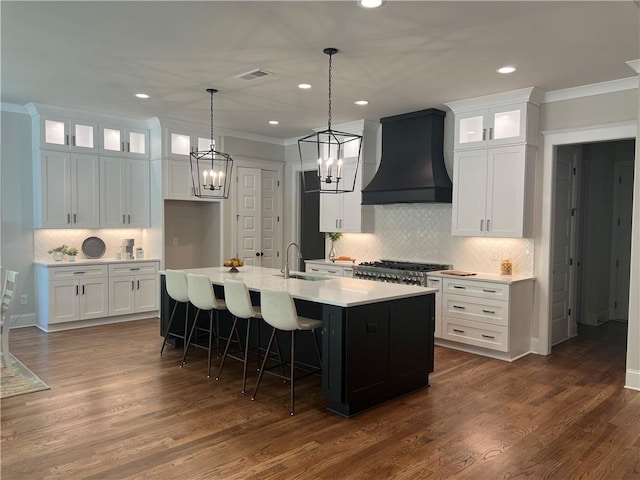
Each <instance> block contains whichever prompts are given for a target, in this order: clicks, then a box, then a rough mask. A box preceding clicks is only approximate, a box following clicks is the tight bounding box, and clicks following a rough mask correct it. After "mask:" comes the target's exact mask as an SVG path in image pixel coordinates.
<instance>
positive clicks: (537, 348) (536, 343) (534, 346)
mask: <svg viewBox="0 0 640 480" xmlns="http://www.w3.org/2000/svg"><path fill="white" fill-rule="evenodd" d="M529 350H531V353H535V354H536V355H549V354H550V353H551V352H547V351H543V349H542V345H541V343H540V339H539V338H532V339H531V344H530V348H529Z"/></svg>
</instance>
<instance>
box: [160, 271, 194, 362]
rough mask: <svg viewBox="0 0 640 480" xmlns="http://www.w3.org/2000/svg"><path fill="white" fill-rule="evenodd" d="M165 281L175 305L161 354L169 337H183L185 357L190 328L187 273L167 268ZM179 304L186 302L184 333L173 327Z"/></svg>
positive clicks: (168, 293)
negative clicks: (172, 328)
mask: <svg viewBox="0 0 640 480" xmlns="http://www.w3.org/2000/svg"><path fill="white" fill-rule="evenodd" d="M164 276H165V283H166V288H167V295H169V297H171V299H173V300H174V301H175V304H174V305H173V309H172V310H171V315H170V316H169V325H168V326H167V331H166V333H165V335H164V340H163V342H162V348H161V349H160V355H162V352H163V351H164V347H165V345H166V344H167V340H168V338H169V337H170V336H171V337H174V338H181V339H182V340H183V341H184V347H183V358H184V352H186V349H187V333H188V330H189V289H188V287H187V275H186V274H185V273H184V272H183V271H182V270H166V271H165V275H164ZM178 304H184V306H185V312H184V327H183V330H182V333H178V332H172V331H171V327H173V321H174V318H175V314H176V308H178Z"/></svg>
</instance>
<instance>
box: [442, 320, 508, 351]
mask: <svg viewBox="0 0 640 480" xmlns="http://www.w3.org/2000/svg"><path fill="white" fill-rule="evenodd" d="M442 323H443V327H442V331H443V335H442V338H445V339H447V340H452V341H454V342H459V343H466V344H468V345H475V346H476V347H484V348H490V349H491V350H499V351H501V352H508V351H509V329H508V328H507V327H501V326H499V325H488V324H485V323H479V322H470V321H467V320H462V319H457V318H449V317H444V318H443V322H442Z"/></svg>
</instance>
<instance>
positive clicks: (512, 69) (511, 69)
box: [497, 65, 516, 73]
mask: <svg viewBox="0 0 640 480" xmlns="http://www.w3.org/2000/svg"><path fill="white" fill-rule="evenodd" d="M515 71H516V67H511V66H506V65H505V66H504V67H500V68H499V69H498V70H497V72H498V73H513V72H515Z"/></svg>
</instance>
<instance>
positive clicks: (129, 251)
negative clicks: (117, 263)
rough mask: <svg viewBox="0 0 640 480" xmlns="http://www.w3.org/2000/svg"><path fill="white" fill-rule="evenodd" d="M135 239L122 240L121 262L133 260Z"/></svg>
mask: <svg viewBox="0 0 640 480" xmlns="http://www.w3.org/2000/svg"><path fill="white" fill-rule="evenodd" d="M135 241H136V240H135V238H124V239H123V240H122V259H123V260H133V251H134V250H133V244H134V243H135Z"/></svg>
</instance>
